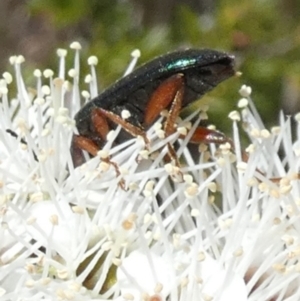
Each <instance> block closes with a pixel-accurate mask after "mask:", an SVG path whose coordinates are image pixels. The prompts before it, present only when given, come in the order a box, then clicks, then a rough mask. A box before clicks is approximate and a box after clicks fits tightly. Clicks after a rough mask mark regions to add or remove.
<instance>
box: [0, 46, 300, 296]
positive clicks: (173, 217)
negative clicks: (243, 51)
mask: <svg viewBox="0 0 300 301" xmlns="http://www.w3.org/2000/svg"><path fill="white" fill-rule="evenodd" d="M71 48H72V49H74V51H75V61H74V67H73V68H72V69H71V70H70V71H69V72H67V71H66V70H65V57H66V55H67V53H66V51H65V50H62V49H60V50H58V55H59V57H60V68H59V70H58V72H57V74H56V73H55V72H53V71H51V70H46V71H45V72H41V71H39V70H36V71H35V72H34V75H35V77H36V81H37V83H36V87H35V89H29V88H28V87H26V84H25V83H24V81H23V77H22V74H21V63H23V61H24V58H23V57H13V58H11V63H12V64H13V66H14V68H15V75H14V76H11V75H10V74H9V73H5V74H3V78H2V79H0V96H1V103H0V137H1V139H0V189H1V194H0V218H1V228H0V242H1V244H0V300H132V299H134V300H151V301H154V300H155V301H158V300H170V301H179V300H191V301H193V300H195V301H199V300H200V301H201V300H203V301H208V300H214V301H216V300H218V301H223V300H224V301H227V300H233V301H234V300H239V301H243V300H249V301H257V300H261V301H264V300H266V301H273V300H300V289H299V287H300V286H299V282H300V274H299V273H300V265H299V256H300V252H299V250H300V243H299V240H300V237H299V236H300V234H299V227H300V222H299V206H300V197H299V191H300V180H299V163H300V161H299V156H300V147H299V145H300V142H299V139H298V138H297V139H296V140H295V141H292V139H291V120H290V119H289V118H284V116H283V115H281V116H280V124H279V127H276V128H274V129H272V130H270V131H268V130H266V129H265V128H264V125H263V122H262V120H261V119H260V117H259V114H258V112H257V111H256V109H255V106H254V104H253V102H252V100H251V99H250V97H249V96H250V94H251V88H249V87H244V88H242V89H241V92H240V93H241V94H242V96H243V100H242V105H241V102H240V105H239V107H240V109H241V111H240V112H234V113H231V114H230V118H231V119H232V122H233V140H234V146H235V153H234V154H233V153H232V152H231V150H230V145H229V144H226V145H224V146H222V147H220V148H216V146H214V145H209V147H208V148H207V147H204V146H203V145H201V146H200V147H199V149H200V150H201V153H200V154H199V159H197V160H196V161H195V159H194V157H195V156H192V154H191V153H190V151H189V148H188V147H187V146H186V145H187V143H188V139H190V136H191V132H190V131H193V130H194V129H195V127H196V126H197V122H199V120H198V121H197V122H196V123H195V124H193V126H192V127H190V125H189V122H188V121H189V120H190V119H187V120H184V121H181V122H180V123H179V125H178V128H179V129H180V131H178V132H176V133H174V134H173V135H172V136H170V137H166V138H164V135H163V134H164V133H162V132H161V131H162V127H161V126H160V124H159V123H160V122H161V121H162V118H163V117H162V118H161V119H160V120H159V121H158V122H157V123H156V124H155V125H153V127H152V128H151V129H150V130H149V131H148V132H147V137H148V138H149V140H150V150H145V149H144V146H145V145H144V141H143V140H141V139H138V138H134V139H132V140H129V141H127V142H125V143H123V144H121V145H116V146H112V145H113V141H114V139H115V138H116V137H117V135H118V132H119V130H120V129H119V128H118V129H116V130H115V131H113V132H111V133H110V134H109V138H108V143H107V145H106V146H105V147H104V149H103V150H101V151H100V152H99V154H98V156H97V157H95V158H93V159H91V160H89V161H88V162H86V164H84V165H82V166H80V167H78V168H77V169H74V167H73V164H72V160H71V155H70V151H69V146H70V141H71V138H72V134H73V131H74V130H75V129H74V122H73V119H72V116H74V114H75V113H76V112H77V111H78V110H79V108H80V95H81V94H80V90H79V73H80V68H79V51H80V49H81V47H80V45H79V44H78V43H73V44H72V45H71ZM138 56H139V53H138V52H134V53H133V63H132V64H130V67H129V71H131V70H132V69H133V66H132V65H133V64H135V62H136V59H137V57H138ZM97 62H98V61H97V58H95V57H91V58H90V59H89V60H88V64H89V65H90V68H91V74H89V75H87V76H86V78H85V82H86V83H87V84H88V89H87V90H88V91H83V92H82V96H83V98H84V99H85V100H90V98H93V97H95V96H96V95H97V94H98V88H97V79H96V73H95V68H94V67H95V65H96V64H97ZM67 74H68V75H69V76H70V77H71V80H70V81H68V80H67V78H68V76H67ZM42 75H43V76H44V77H42ZM12 80H13V81H12ZM71 82H72V84H71ZM12 83H15V84H16V88H17V97H16V98H9V97H10V96H11V93H12V92H10V91H11V90H13V89H11V85H12ZM200 115H201V114H200ZM201 116H203V115H201ZM125 117H126V116H125ZM241 118H242V120H243V122H244V124H245V129H246V132H247V133H248V134H249V138H250V140H251V144H250V145H249V146H248V147H247V148H246V150H247V155H246V153H245V151H244V150H243V148H242V146H241V145H240V138H239V129H238V122H239V121H240V119H241ZM298 119H299V118H298ZM298 119H297V120H298ZM299 129H300V127H299V123H297V130H298V131H299ZM7 130H8V131H7ZM14 133H16V134H17V135H15V134H14ZM180 133H187V135H186V138H185V139H179V135H180ZM175 141H177V142H178V150H177V153H178V156H180V157H181V158H182V159H183V162H184V164H182V167H181V168H179V167H178V166H174V165H172V164H165V163H164V158H165V155H166V154H167V151H168V150H167V146H166V145H167V142H171V143H173V142H175ZM108 157H110V158H111V160H112V161H113V162H115V163H116V165H117V166H118V167H119V171H120V175H119V176H116V170H115V168H114V167H113V166H112V164H109V162H107V158H108ZM121 181H124V182H125V184H126V187H127V189H126V190H125V189H122V188H121V187H120V182H121Z"/></svg>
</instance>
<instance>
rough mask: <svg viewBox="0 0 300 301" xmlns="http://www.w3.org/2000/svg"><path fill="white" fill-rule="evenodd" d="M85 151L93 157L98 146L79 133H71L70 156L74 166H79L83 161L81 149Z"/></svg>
mask: <svg viewBox="0 0 300 301" xmlns="http://www.w3.org/2000/svg"><path fill="white" fill-rule="evenodd" d="M83 150H84V151H87V152H88V153H89V154H90V155H92V156H93V157H95V156H96V155H97V152H98V151H99V148H98V146H97V144H96V143H95V142H93V141H92V140H91V139H89V138H86V137H84V136H80V135H73V137H72V143H71V156H72V160H73V165H74V167H77V166H80V165H82V164H83V163H85V159H84V156H83V152H82V151H83Z"/></svg>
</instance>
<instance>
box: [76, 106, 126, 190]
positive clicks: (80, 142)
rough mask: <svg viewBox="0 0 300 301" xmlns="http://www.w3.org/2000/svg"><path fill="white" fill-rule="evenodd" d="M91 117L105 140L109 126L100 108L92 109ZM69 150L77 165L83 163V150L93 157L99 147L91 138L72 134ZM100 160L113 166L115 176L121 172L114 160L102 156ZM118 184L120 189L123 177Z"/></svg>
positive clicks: (122, 184) (122, 185)
mask: <svg viewBox="0 0 300 301" xmlns="http://www.w3.org/2000/svg"><path fill="white" fill-rule="evenodd" d="M91 119H92V123H93V125H94V128H95V130H96V132H97V134H98V135H99V136H100V138H101V139H102V140H103V141H105V140H106V136H107V134H108V132H109V126H108V124H107V120H106V118H105V116H104V115H103V114H102V112H101V110H100V109H94V110H93V111H92V116H91ZM71 150H72V158H73V163H74V166H75V167H77V166H80V165H82V164H83V163H84V157H83V154H82V151H83V150H85V151H87V152H88V153H89V154H90V155H92V156H93V157H95V156H96V155H97V153H98V151H99V150H100V149H99V147H98V145H97V144H96V143H95V142H94V141H93V140H91V139H89V138H86V137H84V136H80V135H74V136H73V139H72V147H71ZM102 161H104V162H106V163H108V164H110V165H112V166H113V167H114V169H115V171H116V174H117V177H118V176H119V175H120V174H121V173H120V170H119V167H118V165H117V164H116V163H115V162H113V161H111V160H110V159H109V158H105V159H103V158H102ZM119 185H120V186H121V188H122V189H124V188H125V183H124V180H123V179H121V180H120V183H119Z"/></svg>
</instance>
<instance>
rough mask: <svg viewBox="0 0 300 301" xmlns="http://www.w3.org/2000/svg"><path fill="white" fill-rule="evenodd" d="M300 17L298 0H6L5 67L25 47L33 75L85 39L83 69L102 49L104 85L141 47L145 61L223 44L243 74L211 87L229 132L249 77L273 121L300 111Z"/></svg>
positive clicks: (0, 62)
mask: <svg viewBox="0 0 300 301" xmlns="http://www.w3.org/2000/svg"><path fill="white" fill-rule="evenodd" d="M299 18H300V1H299V0H251V1H246V0H245V1H243V0H226V1H225V0H90V1H87V0H76V1H73V0H27V1H25V0H1V1H0V72H1V73H3V72H4V71H5V70H12V68H11V66H9V64H8V58H9V57H10V56H11V55H14V54H23V55H24V56H25V58H26V72H28V76H27V77H26V79H28V81H30V80H31V78H32V75H31V72H32V70H34V69H35V68H39V69H44V68H52V69H53V70H57V65H58V64H57V57H56V49H57V48H68V47H69V45H70V43H71V42H73V41H79V42H80V43H81V44H82V46H83V50H82V69H83V74H84V75H85V74H86V73H87V72H88V69H87V67H86V64H85V62H86V59H87V57H88V56H90V55H97V56H98V58H99V64H98V66H97V72H98V75H99V84H100V87H101V88H105V87H107V86H108V85H109V84H111V83H112V82H114V81H115V80H116V79H117V78H119V77H120V76H122V74H123V73H124V70H125V69H126V66H127V65H128V63H129V61H130V53H131V52H132V50H134V49H136V48H138V49H140V50H141V53H142V57H141V59H140V61H139V63H142V62H145V61H147V60H149V59H151V58H153V57H154V56H156V55H159V54H163V53H166V52H168V51H171V50H175V49H178V48H186V47H196V48H213V49H221V50H225V51H228V52H230V53H233V54H235V55H236V57H237V69H238V70H240V71H241V72H242V73H243V75H242V77H240V78H232V79H230V80H228V81H227V82H225V83H223V84H222V85H221V86H220V87H218V88H217V89H215V91H213V92H212V93H210V94H209V96H210V97H211V98H214V99H215V101H213V104H212V107H213V109H211V110H210V112H211V113H210V116H211V115H212V117H211V118H212V122H214V120H217V121H216V122H214V123H217V125H218V128H219V129H221V130H222V131H225V132H226V128H227V129H228V127H230V122H229V121H228V120H227V115H228V113H229V112H230V111H231V110H232V109H235V105H236V102H237V100H238V99H239V97H240V96H239V95H238V92H237V91H238V89H239V87H240V85H241V84H247V85H250V86H251V87H252V89H253V99H254V101H255V103H256V105H257V107H258V109H259V111H260V113H261V115H262V118H263V120H264V121H265V123H266V125H267V126H268V127H269V126H272V125H275V124H276V123H277V119H278V112H279V110H281V109H283V110H284V111H285V113H286V114H294V113H296V112H297V111H300V22H299ZM68 59H69V60H70V61H71V60H73V57H72V55H71V56H70V55H69V56H68ZM69 66H72V65H71V62H70V65H69ZM84 68H86V73H84V71H85V70H84ZM32 80H33V79H32ZM32 83H34V81H32Z"/></svg>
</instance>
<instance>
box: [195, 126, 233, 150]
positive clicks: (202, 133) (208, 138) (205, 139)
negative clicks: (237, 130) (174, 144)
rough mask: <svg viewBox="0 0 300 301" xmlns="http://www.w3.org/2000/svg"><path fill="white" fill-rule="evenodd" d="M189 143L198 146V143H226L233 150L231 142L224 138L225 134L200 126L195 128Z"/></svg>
mask: <svg viewBox="0 0 300 301" xmlns="http://www.w3.org/2000/svg"><path fill="white" fill-rule="evenodd" d="M189 142H191V143H195V144H199V143H215V144H224V143H226V142H228V143H229V144H230V147H231V148H232V149H234V146H233V142H232V140H231V139H230V138H228V137H226V135H225V134H223V133H221V132H219V131H216V130H210V129H208V128H206V127H201V126H199V127H197V128H196V130H195V132H194V133H193V135H192V137H191V139H190V141H189Z"/></svg>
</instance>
